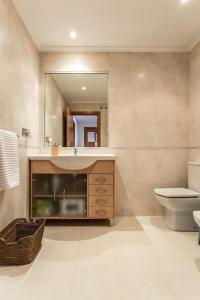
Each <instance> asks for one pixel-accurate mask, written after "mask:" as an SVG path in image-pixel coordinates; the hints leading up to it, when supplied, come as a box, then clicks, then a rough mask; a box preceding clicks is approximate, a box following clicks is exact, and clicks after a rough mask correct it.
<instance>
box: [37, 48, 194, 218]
mask: <svg viewBox="0 0 200 300" xmlns="http://www.w3.org/2000/svg"><path fill="white" fill-rule="evenodd" d="M41 64H42V70H43V72H55V71H56V72H73V71H74V72H80V71H82V72H108V73H109V87H108V93H109V146H110V147H111V148H112V149H113V152H114V153H115V154H117V156H118V160H117V163H116V201H117V205H116V209H117V213H118V214H135V215H154V214H159V213H160V211H161V210H160V207H159V205H158V204H157V203H156V202H155V200H154V197H153V189H154V188H155V187H162V186H164V187H168V186H169V187H175V186H186V185H187V160H188V149H187V146H188V108H189V56H188V54H176V53H170V54H159V53H99V54H98V53H84V54H78V53H42V54H41Z"/></svg>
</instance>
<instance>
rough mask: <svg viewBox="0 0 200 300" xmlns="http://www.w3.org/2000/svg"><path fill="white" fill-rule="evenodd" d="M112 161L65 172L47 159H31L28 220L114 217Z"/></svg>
mask: <svg viewBox="0 0 200 300" xmlns="http://www.w3.org/2000/svg"><path fill="white" fill-rule="evenodd" d="M114 168H115V161H114V160H105V161H104V160H98V161H96V162H95V163H94V164H92V165H91V166H90V167H88V168H86V169H81V170H73V171H72V170H67V169H62V168H60V167H57V166H56V165H54V164H53V163H52V162H51V161H50V160H30V201H29V213H30V218H46V219H110V220H112V219H113V218H114V181H115V180H114V175H115V174H114Z"/></svg>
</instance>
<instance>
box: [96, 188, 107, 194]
mask: <svg viewBox="0 0 200 300" xmlns="http://www.w3.org/2000/svg"><path fill="white" fill-rule="evenodd" d="M95 191H96V192H97V193H99V194H105V193H106V192H107V189H104V188H102V187H99V188H96V189H95Z"/></svg>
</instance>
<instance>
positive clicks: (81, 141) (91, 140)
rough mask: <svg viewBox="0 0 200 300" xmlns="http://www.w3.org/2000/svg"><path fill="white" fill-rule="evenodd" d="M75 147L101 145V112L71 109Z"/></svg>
mask: <svg viewBox="0 0 200 300" xmlns="http://www.w3.org/2000/svg"><path fill="white" fill-rule="evenodd" d="M71 115H72V118H73V123H74V131H75V132H74V144H75V147H101V135H100V132H101V130H100V128H101V119H100V116H101V112H99V111H94V112H83V111H71Z"/></svg>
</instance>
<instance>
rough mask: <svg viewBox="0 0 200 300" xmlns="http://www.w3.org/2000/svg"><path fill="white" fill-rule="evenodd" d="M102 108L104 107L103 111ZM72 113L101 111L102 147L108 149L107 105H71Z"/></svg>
mask: <svg viewBox="0 0 200 300" xmlns="http://www.w3.org/2000/svg"><path fill="white" fill-rule="evenodd" d="M101 107H103V108H102V109H101ZM70 110H71V111H100V112H101V147H108V110H107V109H105V103H94V104H90V103H84V104H81V103H74V104H73V103H71V104H70Z"/></svg>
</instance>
